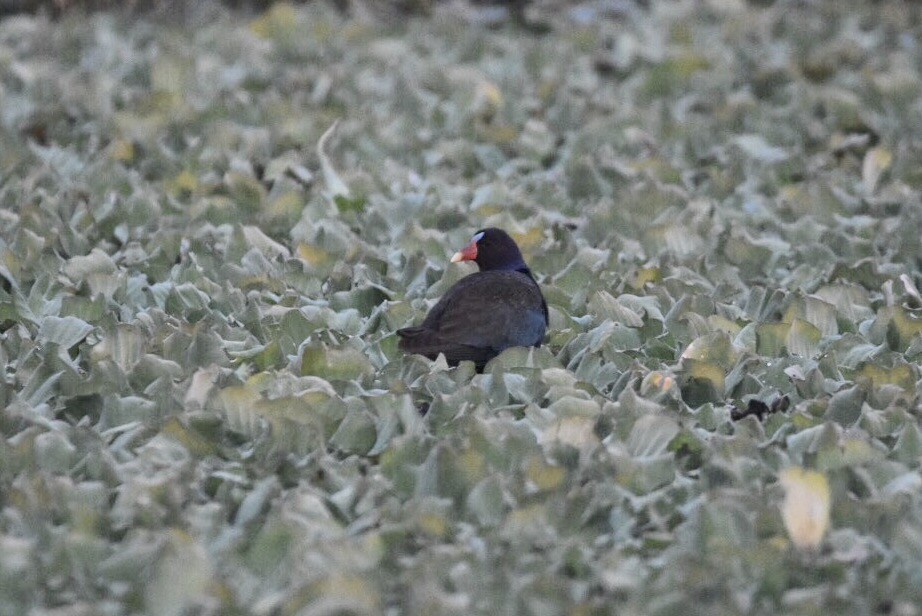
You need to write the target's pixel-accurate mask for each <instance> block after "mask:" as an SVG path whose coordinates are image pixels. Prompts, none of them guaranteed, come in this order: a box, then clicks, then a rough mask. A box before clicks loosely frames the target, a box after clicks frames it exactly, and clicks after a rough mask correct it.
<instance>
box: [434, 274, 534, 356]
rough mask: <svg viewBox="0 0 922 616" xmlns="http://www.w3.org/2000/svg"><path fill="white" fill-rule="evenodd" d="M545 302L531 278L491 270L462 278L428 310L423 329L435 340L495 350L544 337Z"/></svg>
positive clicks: (522, 344) (531, 342) (524, 344)
mask: <svg viewBox="0 0 922 616" xmlns="http://www.w3.org/2000/svg"><path fill="white" fill-rule="evenodd" d="M543 306H544V298H543V296H542V295H541V290H540V289H539V288H538V285H537V284H536V283H535V282H534V280H532V279H531V277H529V276H527V275H525V274H521V273H518V272H508V271H502V272H499V271H492V272H480V273H477V274H471V275H470V276H468V277H466V278H463V279H461V280H460V281H459V282H458V283H457V284H456V285H455V286H453V287H452V288H451V289H449V290H448V292H447V293H446V294H445V295H444V296H443V297H442V299H440V300H439V302H438V303H437V304H436V305H435V306H433V308H432V310H431V311H430V312H429V315H428V316H427V317H426V319H425V320H424V321H423V323H422V326H421V327H422V328H423V329H426V330H430V331H433V332H435V333H437V335H438V337H439V338H441V339H443V340H446V341H449V342H453V343H456V344H463V345H468V346H472V347H477V348H492V349H495V350H497V351H500V350H502V349H505V348H507V347H510V346H519V345H521V346H530V345H532V344H536V343H539V342H540V341H541V339H542V338H543V337H544V331H545V329H546V327H547V322H546V319H545V316H544V308H543Z"/></svg>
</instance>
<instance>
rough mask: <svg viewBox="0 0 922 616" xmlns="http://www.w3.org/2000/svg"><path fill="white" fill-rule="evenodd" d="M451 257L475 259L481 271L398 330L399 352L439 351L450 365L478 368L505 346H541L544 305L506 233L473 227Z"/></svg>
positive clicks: (431, 355)
mask: <svg viewBox="0 0 922 616" xmlns="http://www.w3.org/2000/svg"><path fill="white" fill-rule="evenodd" d="M451 260H452V261H453V262H454V261H474V262H475V263H477V265H478V266H479V267H480V271H479V272H477V273H475V274H471V275H470V276H467V277H465V278H462V279H461V280H459V281H458V282H457V284H455V285H454V286H453V287H451V288H450V289H448V291H447V292H446V293H445V295H443V296H442V299H440V300H439V301H438V303H437V304H436V305H435V306H433V307H432V310H430V311H429V314H428V315H426V318H425V320H424V321H423V322H422V324H421V325H420V326H418V327H407V328H404V329H400V330H397V335H398V336H400V349H401V350H403V351H404V352H406V353H419V354H420V355H425V356H426V357H428V358H430V359H435V358H436V357H438V355H439V353H444V354H445V358H446V359H447V360H448V363H449V364H450V365H452V366H455V365H457V364H458V363H459V362H461V361H464V360H470V361H473V362H474V363H475V364H476V365H477V369H478V370H482V369H483V366H484V365H485V364H486V363H487V362H488V361H490V360H491V359H493V358H494V357H496V356H497V355H498V354H499V353H500V352H501V351H503V350H504V349H508V348H509V347H513V346H541V341H542V340H543V339H544V333H545V331H547V324H548V315H547V303H546V302H545V301H544V295H542V293H541V289H540V288H539V287H538V283H537V282H535V279H534V277H533V276H532V274H531V271H530V270H529V269H528V266H527V265H525V261H524V259H523V258H522V253H521V252H520V251H519V247H518V246H516V243H515V241H514V240H513V239H512V238H511V237H509V234H507V233H506V232H505V231H503V230H502V229H496V228H489V229H483V230H481V231H478V232H477V233H476V234H475V235H474V238H473V239H472V240H471V243H470V244H468V246H466V247H465V248H464V249H463V250H461V251H460V252H458V253H456V254H455V255H454V256H453V257H452V259H451Z"/></svg>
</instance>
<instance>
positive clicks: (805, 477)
mask: <svg viewBox="0 0 922 616" xmlns="http://www.w3.org/2000/svg"><path fill="white" fill-rule="evenodd" d="M781 485H782V486H783V487H784V490H785V497H784V504H782V505H781V516H782V518H783V519H784V527H785V528H786V529H787V531H788V536H789V537H790V538H791V541H793V542H794V545H796V546H797V547H798V548H801V549H810V550H813V549H816V548H817V547H819V545H820V543H821V542H822V540H823V536H824V535H825V534H826V530H827V529H828V528H829V509H830V504H831V500H832V499H831V495H830V490H829V481H828V480H827V479H826V475H824V474H823V473H819V472H817V471H811V470H806V469H804V468H801V467H799V466H792V467H789V468H787V469H785V470H784V471H782V473H781Z"/></svg>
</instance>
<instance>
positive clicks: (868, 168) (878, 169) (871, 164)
mask: <svg viewBox="0 0 922 616" xmlns="http://www.w3.org/2000/svg"><path fill="white" fill-rule="evenodd" d="M892 163H893V153H892V152H890V150H888V149H887V148H885V147H883V146H878V147H876V148H871V149H870V150H868V152H867V154H865V155H864V163H863V164H862V165H861V180H862V182H864V189H865V191H866V192H867V193H868V194H872V193H874V191H875V190H877V185H878V184H879V183H880V178H881V177H882V176H883V174H884V172H885V171H887V169H889V168H890V165H891V164H892Z"/></svg>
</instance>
